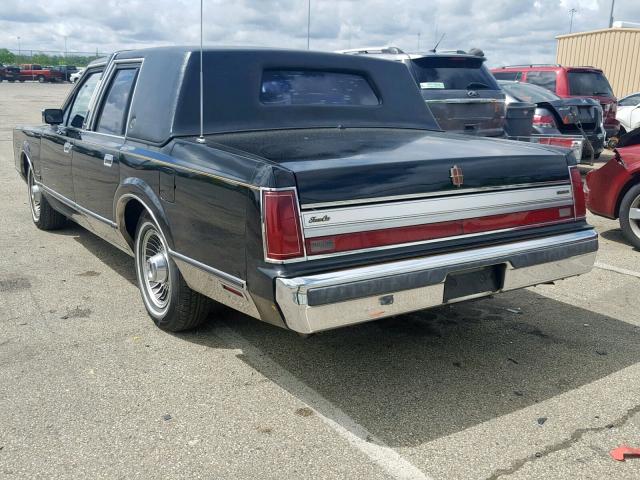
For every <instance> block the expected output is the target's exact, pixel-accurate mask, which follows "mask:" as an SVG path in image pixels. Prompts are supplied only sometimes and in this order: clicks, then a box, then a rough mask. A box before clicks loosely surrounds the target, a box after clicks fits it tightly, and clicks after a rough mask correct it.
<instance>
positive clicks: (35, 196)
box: [27, 169, 67, 230]
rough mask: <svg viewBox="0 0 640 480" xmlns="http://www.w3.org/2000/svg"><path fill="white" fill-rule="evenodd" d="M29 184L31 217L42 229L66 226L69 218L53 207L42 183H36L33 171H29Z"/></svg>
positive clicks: (55, 228)
mask: <svg viewBox="0 0 640 480" xmlns="http://www.w3.org/2000/svg"><path fill="white" fill-rule="evenodd" d="M27 186H28V192H29V206H30V207H31V218H32V219H33V223H35V225H36V227H38V228H39V229H40V230H57V229H59V228H62V227H64V225H65V223H66V222H67V219H66V217H65V216H64V215H62V214H61V213H60V212H58V211H56V210H54V209H53V207H52V206H51V205H50V204H49V201H48V200H47V199H46V197H45V196H44V195H43V194H42V190H41V188H40V185H38V184H37V183H36V179H35V177H34V175H33V171H32V170H31V169H29V172H28V173H27Z"/></svg>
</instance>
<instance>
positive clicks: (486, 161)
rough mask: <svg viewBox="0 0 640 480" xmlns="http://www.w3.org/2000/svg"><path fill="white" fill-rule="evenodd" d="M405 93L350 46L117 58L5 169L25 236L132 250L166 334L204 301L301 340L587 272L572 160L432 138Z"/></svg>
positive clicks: (430, 123)
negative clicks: (57, 235)
mask: <svg viewBox="0 0 640 480" xmlns="http://www.w3.org/2000/svg"><path fill="white" fill-rule="evenodd" d="M201 58H202V68H203V75H202V77H201V75H200V65H201V63H200V62H201V60H200V59H201ZM455 58H459V59H460V60H459V61H460V63H461V64H466V63H467V62H469V61H472V60H473V61H475V62H478V61H480V62H481V60H478V59H470V58H468V56H465V55H458V56H455ZM428 60H431V59H428ZM437 60H439V59H437ZM456 61H457V60H456ZM425 68H430V67H425ZM201 78H203V84H202V91H203V101H200V99H199V98H198V95H194V94H193V92H198V91H199V89H200V81H201V80H200V79H201ZM420 79H421V80H422V77H420ZM425 81H432V80H425ZM433 81H434V82H435V81H436V80H433ZM440 81H441V80H438V82H440ZM486 81H487V82H490V79H486ZM415 82H416V79H415V78H414V77H413V76H412V75H411V74H410V73H409V70H408V69H407V68H406V66H404V65H402V64H400V63H396V62H386V61H378V60H375V59H372V58H368V57H367V56H364V55H357V56H347V55H338V54H332V53H321V52H308V51H287V50H269V49H249V48H246V49H245V48H234V49H205V50H204V52H203V54H202V57H201V56H200V52H199V51H198V50H194V49H192V48H187V47H170V48H154V49H146V50H130V51H123V52H119V53H116V54H114V55H112V56H111V57H110V58H109V59H103V60H98V61H95V62H93V63H92V64H90V65H89V66H88V68H87V70H86V71H85V72H84V74H83V76H82V77H81V79H80V81H79V82H78V83H77V84H76V85H75V86H74V88H73V90H72V92H71V94H70V95H69V97H68V98H67V100H66V101H65V102H64V104H63V105H62V107H61V108H51V109H45V110H44V111H43V120H44V124H43V125H36V126H23V127H17V128H16V129H15V130H14V136H13V147H14V152H15V167H16V169H17V171H18V172H19V174H20V175H21V176H22V178H23V179H24V180H25V182H26V192H27V193H28V201H29V205H30V214H31V216H32V219H33V222H34V223H35V225H36V226H37V227H38V228H40V229H42V230H52V229H56V228H62V227H64V225H65V223H66V221H67V219H71V220H73V221H76V222H78V223H80V224H81V225H84V226H86V227H87V228H89V229H91V230H92V231H94V232H95V233H97V234H98V235H100V236H101V237H102V238H104V239H106V240H108V241H109V242H111V243H113V244H114V245H116V246H118V247H119V248H121V249H122V250H124V251H126V252H128V253H129V254H130V255H132V256H133V259H134V260H133V261H134V263H135V269H136V275H137V282H138V286H139V288H140V291H141V293H142V301H143V302H144V305H145V307H146V310H147V312H148V314H149V316H150V317H151V318H152V319H153V321H154V322H155V323H156V325H157V326H158V327H160V328H162V329H166V330H170V331H178V330H184V329H188V328H192V327H195V326H196V325H198V324H200V323H201V322H203V321H204V320H205V319H206V318H207V312H208V308H209V306H210V304H211V301H212V300H213V301H216V302H219V303H222V304H225V305H228V306H230V307H231V308H234V309H236V310H238V311H240V312H243V313H245V314H247V315H249V316H252V317H254V318H257V319H260V320H263V321H265V322H269V323H271V324H273V325H277V326H279V327H283V328H288V329H291V330H294V331H296V332H300V333H305V334H306V333H313V332H318V331H322V330H327V329H331V328H336V327H341V326H346V325H353V324H357V323H360V322H366V321H369V320H375V319H379V318H383V317H389V316H395V315H399V314H403V313H406V312H412V311H417V310H422V309H426V308H430V307H435V306H438V305H443V304H451V303H455V302H460V301H463V300H468V299H473V298H479V297H483V296H488V295H493V294H495V293H497V292H503V291H509V290H514V289H519V288H523V287H528V286H531V285H536V284H540V283H548V282H551V281H554V280H558V279H562V278H566V277H570V276H574V275H579V274H583V273H586V272H588V271H590V269H591V268H592V266H593V263H594V260H595V255H596V250H597V245H598V240H597V234H596V233H595V231H594V229H593V228H592V227H591V226H590V225H589V224H587V222H586V220H585V213H586V212H585V203H584V197H583V191H582V181H581V177H580V173H579V171H578V169H577V167H576V158H575V157H574V155H573V154H572V153H571V152H570V151H568V150H565V149H558V148H554V147H547V146H540V145H532V144H525V143H521V142H512V141H508V140H496V139H486V138H479V137H475V136H470V135H455V134H450V133H442V132H441V131H439V128H438V125H437V123H436V121H435V119H434V117H433V115H432V114H431V112H430V110H429V108H427V106H426V104H425V102H424V101H422V97H421V93H420V91H419V90H418V89H417V88H416V87H415ZM478 82H479V83H484V81H483V80H478ZM444 84H445V86H446V85H447V84H446V81H445V82H444ZM486 85H489V84H486ZM466 87H467V85H464V86H463V89H462V91H463V92H465V95H467V94H466V92H467V91H471V90H470V89H471V88H477V90H473V91H477V92H484V93H487V95H489V93H490V94H491V96H487V97H481V98H492V99H496V100H498V99H499V98H501V97H499V96H498V95H502V93H501V92H500V93H498V92H497V91H495V90H494V89H493V88H490V89H481V88H478V87H477V86H476V87H473V86H469V89H466ZM429 90H430V89H429ZM436 90H437V89H436ZM469 98H470V97H469ZM500 102H501V100H500V101H498V102H497V103H496V105H501V103H500ZM492 105H493V104H492ZM201 108H202V110H201ZM492 108H493V107H492ZM201 112H202V117H200V113H201ZM498 123H499V122H498V120H497V119H496V127H495V128H498V127H497V125H498ZM492 125H493V123H492V121H490V122H489V124H488V125H486V128H488V129H489V130H491V129H493V128H494V127H493V126H492ZM483 128H484V127H483ZM201 132H202V135H201ZM533 166H535V168H533ZM398 321H402V319H399V320H398Z"/></svg>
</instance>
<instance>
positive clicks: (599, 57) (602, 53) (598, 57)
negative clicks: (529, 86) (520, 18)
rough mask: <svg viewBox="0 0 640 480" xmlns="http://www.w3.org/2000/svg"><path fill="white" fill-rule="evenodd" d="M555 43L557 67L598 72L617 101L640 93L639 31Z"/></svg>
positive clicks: (599, 33)
mask: <svg viewBox="0 0 640 480" xmlns="http://www.w3.org/2000/svg"><path fill="white" fill-rule="evenodd" d="M556 39H557V40H558V46H557V53H556V62H557V63H559V64H560V65H565V66H571V67H576V66H582V65H590V66H592V67H597V68H601V69H602V70H603V71H604V73H605V75H606V76H607V78H608V79H609V83H611V87H613V92H614V93H615V95H616V97H618V98H621V97H624V96H625V95H629V94H630V93H635V92H640V28H615V27H614V28H606V29H603V30H592V31H590V32H579V33H570V34H568V35H559V36H557V37H556Z"/></svg>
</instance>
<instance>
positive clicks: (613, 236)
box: [600, 228, 638, 250]
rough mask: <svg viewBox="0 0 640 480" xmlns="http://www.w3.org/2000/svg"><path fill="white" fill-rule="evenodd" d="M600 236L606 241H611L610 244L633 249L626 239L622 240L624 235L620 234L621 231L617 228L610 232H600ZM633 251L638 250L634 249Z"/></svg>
mask: <svg viewBox="0 0 640 480" xmlns="http://www.w3.org/2000/svg"><path fill="white" fill-rule="evenodd" d="M600 236H601V237H603V238H605V239H607V240H611V241H612V242H617V243H620V244H622V245H627V246H629V247H632V248H634V247H633V245H631V244H630V243H629V241H628V240H627V239H626V238H624V235H623V234H622V230H621V229H619V228H612V229H611V230H605V231H604V232H600ZM634 250H638V249H637V248H634Z"/></svg>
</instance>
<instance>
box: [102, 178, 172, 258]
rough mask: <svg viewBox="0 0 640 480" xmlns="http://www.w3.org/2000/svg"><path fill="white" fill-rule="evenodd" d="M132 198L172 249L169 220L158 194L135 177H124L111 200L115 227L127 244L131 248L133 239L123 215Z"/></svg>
mask: <svg viewBox="0 0 640 480" xmlns="http://www.w3.org/2000/svg"><path fill="white" fill-rule="evenodd" d="M132 200H136V201H138V202H140V203H141V204H142V206H143V207H144V209H145V211H146V212H147V213H148V214H149V215H150V216H151V218H152V219H153V221H154V222H155V223H156V225H158V228H159V229H160V233H161V234H162V236H163V237H164V240H165V242H166V244H167V245H168V246H169V248H170V249H173V246H174V243H173V236H172V235H171V229H170V228H169V222H168V220H167V216H166V214H165V211H164V208H163V207H162V202H161V201H160V198H159V196H158V194H157V193H156V192H155V191H154V190H153V189H152V188H151V187H150V186H149V185H148V184H147V183H146V182H144V181H142V180H140V179H139V178H135V177H130V178H126V179H124V180H123V181H122V182H121V183H120V186H119V187H118V189H117V190H116V193H115V196H114V201H113V211H114V218H115V220H116V224H117V228H118V230H119V232H120V234H121V235H122V237H123V238H124V239H125V241H126V242H127V244H129V246H130V247H131V248H132V249H133V243H134V239H133V238H132V236H131V235H130V234H129V232H128V231H127V225H126V221H125V216H124V215H125V209H126V206H127V204H128V203H129V202H130V201H132Z"/></svg>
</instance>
